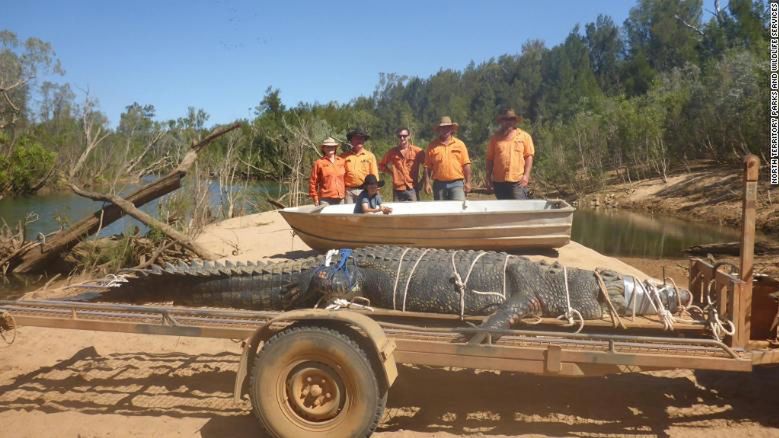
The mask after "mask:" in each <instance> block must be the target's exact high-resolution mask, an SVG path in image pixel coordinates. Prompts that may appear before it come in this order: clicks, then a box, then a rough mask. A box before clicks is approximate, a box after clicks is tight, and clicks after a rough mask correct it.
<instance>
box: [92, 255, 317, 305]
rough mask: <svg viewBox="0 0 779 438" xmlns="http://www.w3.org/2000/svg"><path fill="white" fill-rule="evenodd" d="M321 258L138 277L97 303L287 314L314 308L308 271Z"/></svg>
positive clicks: (158, 269)
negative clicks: (164, 303)
mask: <svg viewBox="0 0 779 438" xmlns="http://www.w3.org/2000/svg"><path fill="white" fill-rule="evenodd" d="M321 262H322V258H321V257H311V258H306V259H300V260H293V261H285V262H278V263H264V262H249V263H232V262H218V263H214V262H206V263H197V262H196V263H192V264H189V265H187V264H183V263H181V264H179V265H171V264H167V265H165V266H154V267H152V268H151V269H146V270H142V271H135V276H134V277H130V278H128V281H127V282H126V283H122V284H120V285H119V287H116V288H111V289H110V290H108V291H107V292H104V293H102V294H100V295H99V296H98V297H96V300H99V301H119V302H134V303H139V302H143V303H148V302H158V303H160V302H172V303H173V304H175V305H185V306H209V307H235V308H242V309H254V310H286V309H288V308H291V307H299V306H303V305H308V304H310V301H311V299H310V297H308V296H307V294H306V293H305V292H307V290H308V287H307V285H308V281H309V280H310V272H309V271H310V269H311V268H312V267H314V266H317V265H319V264H321Z"/></svg>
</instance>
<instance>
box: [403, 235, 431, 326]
mask: <svg viewBox="0 0 779 438" xmlns="http://www.w3.org/2000/svg"><path fill="white" fill-rule="evenodd" d="M428 251H430V248H428V249H425V250H424V251H423V252H422V254H421V255H420V256H419V258H418V259H417V262H416V263H414V267H413V268H411V272H409V274H408V278H407V279H406V287H405V288H404V289H403V311H404V312H405V311H406V296H407V295H408V285H409V284H411V277H412V276H413V275H414V271H416V270H417V266H418V265H419V262H421V261H422V257H424V256H425V254H427V252H428Z"/></svg>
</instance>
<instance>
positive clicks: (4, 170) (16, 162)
mask: <svg viewBox="0 0 779 438" xmlns="http://www.w3.org/2000/svg"><path fill="white" fill-rule="evenodd" d="M55 157H56V154H55V153H54V152H51V151H49V150H47V149H45V148H44V147H43V146H41V144H40V143H37V142H34V141H33V140H31V139H29V138H26V137H25V138H22V139H20V140H19V142H18V143H17V144H16V145H15V146H14V149H13V152H11V155H10V156H8V157H0V191H2V192H6V193H10V194H12V195H24V194H29V193H30V192H31V191H32V189H33V187H34V186H35V185H36V184H37V183H38V182H39V181H40V180H41V179H42V178H43V177H44V176H46V173H47V172H48V171H49V170H50V169H51V166H52V164H53V163H54V159H55Z"/></svg>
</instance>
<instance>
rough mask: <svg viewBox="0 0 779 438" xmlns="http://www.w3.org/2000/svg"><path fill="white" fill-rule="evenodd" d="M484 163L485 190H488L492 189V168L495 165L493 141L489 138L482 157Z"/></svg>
mask: <svg viewBox="0 0 779 438" xmlns="http://www.w3.org/2000/svg"><path fill="white" fill-rule="evenodd" d="M484 164H485V166H486V169H485V172H484V176H485V180H486V181H485V182H486V184H487V190H489V191H490V192H491V191H492V190H493V184H492V168H493V166H494V165H495V141H493V139H490V141H489V143H487V155H486V156H485V158H484Z"/></svg>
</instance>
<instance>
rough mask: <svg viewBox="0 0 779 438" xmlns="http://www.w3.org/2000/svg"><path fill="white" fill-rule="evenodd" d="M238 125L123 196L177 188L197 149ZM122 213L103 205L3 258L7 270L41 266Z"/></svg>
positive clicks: (142, 198) (137, 198) (143, 198)
mask: <svg viewBox="0 0 779 438" xmlns="http://www.w3.org/2000/svg"><path fill="white" fill-rule="evenodd" d="M239 126H240V125H239V124H237V123H236V124H234V125H231V126H228V127H225V128H222V129H219V130H216V131H214V132H213V133H212V134H210V135H209V136H207V137H206V138H204V139H203V140H202V141H200V142H199V143H197V144H195V145H193V146H192V147H191V148H190V150H189V151H188V152H187V153H186V155H185V156H184V159H183V160H182V161H181V163H180V164H179V165H178V167H176V168H175V169H174V170H173V171H171V172H170V173H168V174H167V175H165V176H163V177H162V178H160V179H158V180H156V181H154V182H153V183H151V184H148V185H146V186H143V187H141V188H140V189H138V190H137V191H135V192H134V193H132V194H130V195H128V196H127V197H125V198H124V199H125V200H126V201H127V202H130V203H132V204H133V205H134V206H135V207H140V206H142V205H144V204H146V203H148V202H149V201H152V200H154V199H157V198H159V197H160V196H163V195H165V194H168V193H170V192H172V191H174V190H176V189H178V188H179V187H181V179H182V178H183V177H184V176H186V174H187V172H188V171H189V168H190V167H191V166H192V164H193V163H194V162H195V159H196V158H197V154H198V152H199V151H200V150H201V149H202V148H203V147H205V146H206V145H208V144H209V143H210V142H212V141H213V140H214V139H216V138H217V137H219V136H221V135H224V134H226V133H228V132H230V131H232V130H234V129H237V128H238V127H239ZM123 214H124V211H123V210H122V209H121V208H120V207H119V206H117V205H115V204H109V205H106V206H105V207H103V208H102V209H100V210H97V211H96V212H94V213H93V214H91V215H89V216H87V217H85V218H83V219H81V220H80V221H78V222H77V223H75V224H73V225H72V226H71V227H70V228H68V229H67V230H64V231H62V232H59V233H57V235H55V236H54V237H53V238H52V239H49V240H48V242H47V243H45V244H43V243H36V244H35V245H33V246H32V247H29V248H25V250H24V251H20V252H18V253H16V254H14V257H12V258H9V259H7V260H5V261H4V262H6V263H8V266H7V269H8V272H17V273H25V272H32V271H36V270H40V268H41V267H42V266H44V265H45V264H46V263H47V262H48V261H49V260H50V259H51V258H52V257H54V256H56V255H58V254H59V253H61V252H62V251H66V250H68V249H70V248H72V247H73V246H75V245H76V244H77V243H78V242H79V241H80V240H81V239H83V238H84V237H86V236H89V235H91V234H94V233H95V232H96V231H97V230H98V228H99V227H100V226H101V223H102V226H103V227H105V226H108V225H109V224H111V223H113V222H115V221H116V220H117V219H119V218H120V217H122V215H123ZM101 218H102V221H101Z"/></svg>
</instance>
